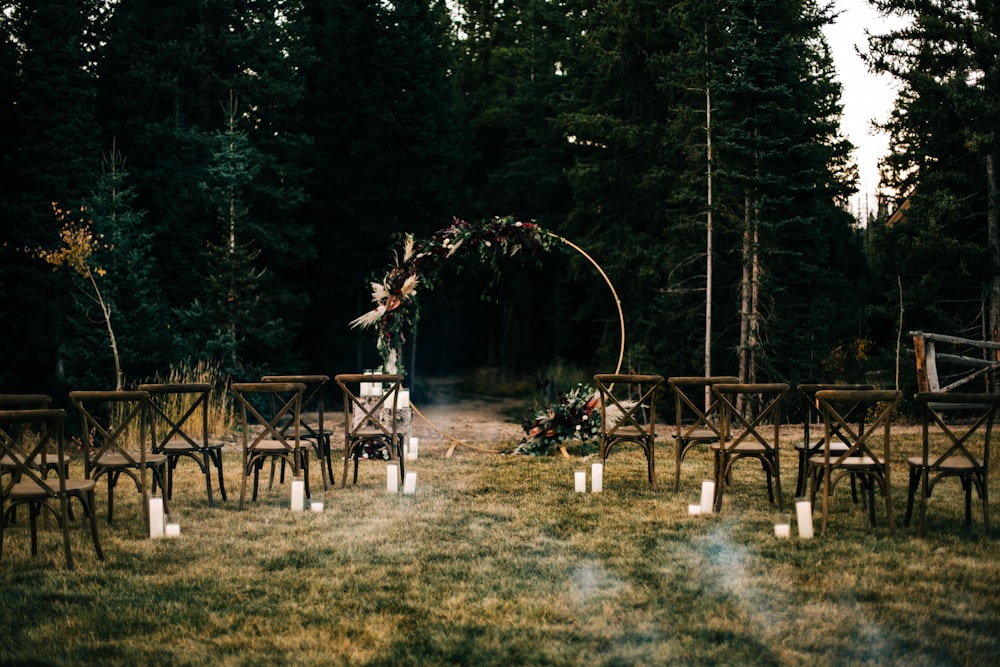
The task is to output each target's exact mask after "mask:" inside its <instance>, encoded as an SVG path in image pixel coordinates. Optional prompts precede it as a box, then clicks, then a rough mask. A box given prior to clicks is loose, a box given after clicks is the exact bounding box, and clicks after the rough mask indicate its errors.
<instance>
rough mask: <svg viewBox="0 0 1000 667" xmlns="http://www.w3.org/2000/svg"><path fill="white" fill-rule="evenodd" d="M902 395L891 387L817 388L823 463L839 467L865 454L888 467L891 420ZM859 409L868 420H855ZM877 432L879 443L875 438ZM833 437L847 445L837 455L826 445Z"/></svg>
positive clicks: (866, 456)
mask: <svg viewBox="0 0 1000 667" xmlns="http://www.w3.org/2000/svg"><path fill="white" fill-rule="evenodd" d="M902 397H903V392H901V391H899V390H891V389H871V390H843V389H826V390H821V391H817V392H816V400H817V401H818V402H819V407H820V411H821V412H822V414H823V428H824V447H823V450H824V457H825V459H824V463H825V465H827V466H831V465H832V466H839V465H841V464H843V463H844V461H845V460H847V459H858V458H862V457H864V458H869V459H872V460H873V462H874V463H876V464H878V465H883V466H888V462H889V441H890V437H891V431H892V422H893V419H894V418H895V412H896V406H897V405H898V404H899V401H900V400H901V399H902ZM858 410H860V411H862V412H863V414H865V415H868V416H869V418H870V419H868V420H866V421H863V422H862V423H860V424H859V423H856V422H855V421H854V419H853V418H852V415H855V416H856V415H857V414H858V412H857V411H858ZM880 431H881V433H882V438H881V444H880V443H879V442H878V438H877V435H878V433H879V432H880ZM834 438H839V439H840V440H841V441H843V442H844V444H845V445H846V448H845V449H844V450H843V451H842V452H838V453H837V454H836V456H833V455H832V454H831V448H830V446H829V445H830V444H831V443H832V442H833V439H834Z"/></svg>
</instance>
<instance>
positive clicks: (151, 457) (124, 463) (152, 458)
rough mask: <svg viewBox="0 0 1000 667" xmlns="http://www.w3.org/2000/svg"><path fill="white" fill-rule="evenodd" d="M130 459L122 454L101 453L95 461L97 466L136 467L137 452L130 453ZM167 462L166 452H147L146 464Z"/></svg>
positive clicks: (137, 460) (157, 464)
mask: <svg viewBox="0 0 1000 667" xmlns="http://www.w3.org/2000/svg"><path fill="white" fill-rule="evenodd" d="M132 458H133V460H132V461H129V460H128V459H127V458H125V456H124V455H122V454H102V455H101V456H100V457H99V458H98V459H97V461H96V462H95V464H94V465H95V467H98V468H137V467H139V453H138V452H136V453H134V454H132ZM166 462H167V455H166V454H147V455H146V465H147V466H159V465H164V464H165V463H166Z"/></svg>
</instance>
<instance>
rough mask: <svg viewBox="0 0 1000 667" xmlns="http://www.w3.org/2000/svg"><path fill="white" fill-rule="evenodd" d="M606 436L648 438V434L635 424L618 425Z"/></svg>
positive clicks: (629, 438)
mask: <svg viewBox="0 0 1000 667" xmlns="http://www.w3.org/2000/svg"><path fill="white" fill-rule="evenodd" d="M608 437H609V438H615V439H618V440H648V439H649V437H650V434H649V432H647V431H643V430H642V429H640V428H638V427H636V426H619V427H618V428H617V429H615V431H614V433H609V434H608Z"/></svg>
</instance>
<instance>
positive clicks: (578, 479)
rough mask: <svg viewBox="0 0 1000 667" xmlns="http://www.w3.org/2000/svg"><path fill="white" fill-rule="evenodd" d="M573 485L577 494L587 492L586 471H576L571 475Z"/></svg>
mask: <svg viewBox="0 0 1000 667" xmlns="http://www.w3.org/2000/svg"><path fill="white" fill-rule="evenodd" d="M573 483H574V484H575V488H576V492H577V493H586V492H587V471H586V470H577V471H576V472H574V473H573Z"/></svg>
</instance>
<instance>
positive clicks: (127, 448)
mask: <svg viewBox="0 0 1000 667" xmlns="http://www.w3.org/2000/svg"><path fill="white" fill-rule="evenodd" d="M69 399H70V401H71V402H72V403H73V405H74V406H75V407H76V409H77V412H79V414H80V427H81V429H80V430H81V437H82V439H83V451H84V454H85V456H84V462H85V464H86V471H87V478H88V479H93V480H95V481H96V480H98V479H100V478H101V477H102V476H103V477H105V478H106V479H107V483H108V523H111V521H112V518H113V515H114V497H115V495H114V494H115V488H116V487H117V486H118V480H119V478H120V477H121V476H122V475H125V476H127V477H129V478H131V479H132V481H133V482H134V483H135V486H136V490H137V491H138V492H139V495H140V496H141V499H142V513H143V517H144V519H145V524H146V530H147V533H148V530H149V496H150V494H151V493H155V491H156V489H157V488H158V487H159V488H163V489H166V477H167V455H166V454H154V453H153V452H152V444H153V442H152V429H151V428H150V425H149V419H150V414H149V411H150V404H149V392H146V391H71V392H70V394H69ZM166 505H167V501H166V498H164V507H165V508H166Z"/></svg>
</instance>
